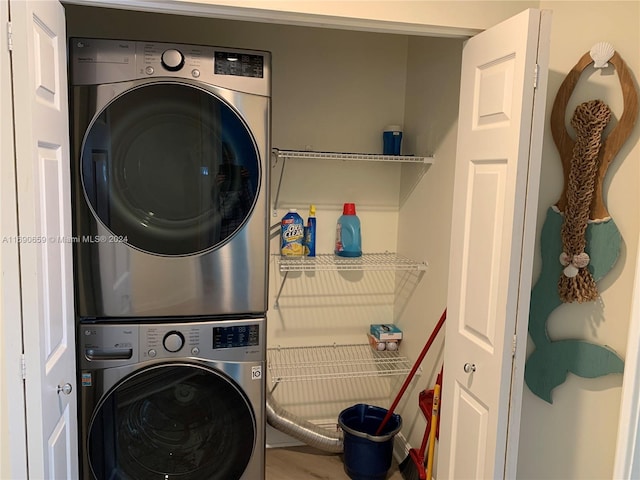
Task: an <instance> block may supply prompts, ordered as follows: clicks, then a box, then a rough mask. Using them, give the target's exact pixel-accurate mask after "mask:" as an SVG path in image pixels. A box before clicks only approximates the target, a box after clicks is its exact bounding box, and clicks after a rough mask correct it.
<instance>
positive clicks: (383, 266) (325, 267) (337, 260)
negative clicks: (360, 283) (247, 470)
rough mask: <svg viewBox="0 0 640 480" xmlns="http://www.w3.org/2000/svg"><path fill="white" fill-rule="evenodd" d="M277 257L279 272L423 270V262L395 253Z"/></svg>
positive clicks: (424, 267) (424, 265) (424, 266)
mask: <svg viewBox="0 0 640 480" xmlns="http://www.w3.org/2000/svg"><path fill="white" fill-rule="evenodd" d="M276 256H277V257H278V263H279V266H280V271H281V272H302V271H345V270H350V271H356V270H360V271H361V270H378V271H380V270H400V271H423V270H426V269H427V264H426V263H425V262H416V261H415V260H411V259H409V258H406V257H402V256H401V255H398V254H396V253H388V252H385V253H365V254H363V255H362V256H361V257H355V258H347V257H339V256H336V255H334V254H332V253H328V254H318V255H316V256H315V257H281V256H280V255H276Z"/></svg>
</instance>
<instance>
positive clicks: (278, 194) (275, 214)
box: [272, 151, 286, 217]
mask: <svg viewBox="0 0 640 480" xmlns="http://www.w3.org/2000/svg"><path fill="white" fill-rule="evenodd" d="M272 155H273V156H274V157H275V159H276V161H275V162H274V165H273V168H275V165H276V164H277V163H278V159H279V158H282V168H281V169H280V178H278V186H277V187H276V195H275V198H274V200H273V211H272V215H273V216H274V217H277V216H278V202H279V200H280V187H281V186H282V178H283V177H284V168H285V166H286V157H280V155H279V154H278V152H277V151H274V152H273V154H272Z"/></svg>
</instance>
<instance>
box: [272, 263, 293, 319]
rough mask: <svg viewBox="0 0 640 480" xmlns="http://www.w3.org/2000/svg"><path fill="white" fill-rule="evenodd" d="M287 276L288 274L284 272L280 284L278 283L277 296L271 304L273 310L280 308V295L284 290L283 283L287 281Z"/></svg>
mask: <svg viewBox="0 0 640 480" xmlns="http://www.w3.org/2000/svg"><path fill="white" fill-rule="evenodd" d="M287 275H289V272H288V271H287V272H284V277H282V282H281V283H280V289H279V290H278V294H277V295H276V300H275V302H273V308H275V309H276V310H277V309H278V308H280V303H279V302H280V294H281V293H282V289H283V288H284V283H285V282H286V281H287Z"/></svg>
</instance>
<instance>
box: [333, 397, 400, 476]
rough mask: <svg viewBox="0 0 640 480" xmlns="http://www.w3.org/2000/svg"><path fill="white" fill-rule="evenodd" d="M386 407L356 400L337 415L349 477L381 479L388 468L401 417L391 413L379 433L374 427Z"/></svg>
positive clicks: (378, 423) (385, 474) (380, 420)
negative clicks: (342, 434) (342, 433)
mask: <svg viewBox="0 0 640 480" xmlns="http://www.w3.org/2000/svg"><path fill="white" fill-rule="evenodd" d="M386 414H387V410H386V409H384V408H381V407H375V406H373V405H366V404H364V403H359V404H357V405H354V406H352V407H349V408H347V409H345V410H343V411H342V412H340V415H339V416H338V425H340V428H342V430H343V432H344V456H343V458H344V469H345V471H346V472H347V475H349V478H351V479H352V480H384V479H385V478H386V477H387V472H388V471H389V468H391V460H392V457H393V439H394V437H395V435H396V433H398V432H399V431H400V428H402V418H401V417H400V415H398V414H397V413H394V414H393V415H392V416H391V418H390V419H389V421H388V422H387V424H386V425H385V427H384V428H383V430H382V432H380V435H376V434H375V433H376V430H377V429H378V427H379V426H380V423H381V422H382V420H383V419H384V417H385V415H386Z"/></svg>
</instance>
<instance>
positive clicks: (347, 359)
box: [267, 344, 411, 385]
mask: <svg viewBox="0 0 640 480" xmlns="http://www.w3.org/2000/svg"><path fill="white" fill-rule="evenodd" d="M267 369H268V372H269V375H270V376H271V382H272V383H273V384H274V385H277V384H278V383H281V382H299V381H309V380H333V379H343V378H363V377H390V376H397V375H406V374H408V373H409V372H410V371H411V365H410V364H409V361H408V359H407V358H406V357H403V356H402V355H400V354H399V353H398V352H397V351H395V352H389V351H386V350H384V351H382V352H380V351H377V350H374V349H373V348H371V346H370V345H368V344H348V345H322V346H310V347H276V348H269V349H267Z"/></svg>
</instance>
